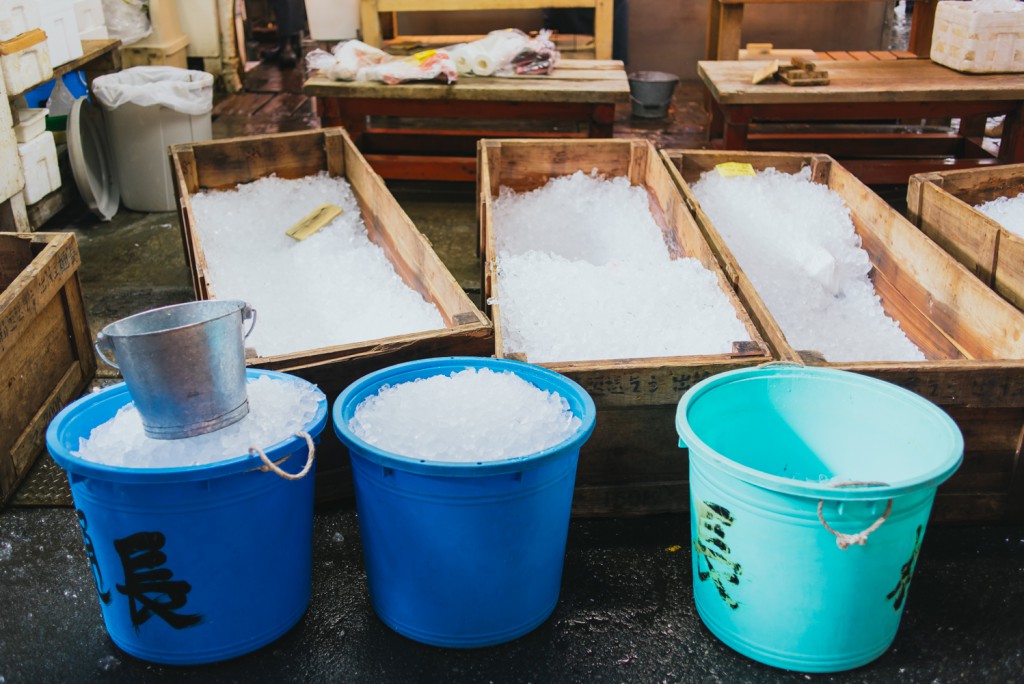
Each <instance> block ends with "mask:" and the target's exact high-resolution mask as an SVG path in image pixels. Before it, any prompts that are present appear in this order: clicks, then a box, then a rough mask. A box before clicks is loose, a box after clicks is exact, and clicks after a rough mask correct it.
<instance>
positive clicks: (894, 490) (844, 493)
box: [676, 365, 964, 501]
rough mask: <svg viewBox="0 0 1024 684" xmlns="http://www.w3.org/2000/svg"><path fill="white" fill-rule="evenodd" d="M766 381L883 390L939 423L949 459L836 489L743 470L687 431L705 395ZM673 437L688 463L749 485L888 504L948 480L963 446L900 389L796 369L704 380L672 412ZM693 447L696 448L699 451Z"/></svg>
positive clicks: (949, 422)
mask: <svg viewBox="0 0 1024 684" xmlns="http://www.w3.org/2000/svg"><path fill="white" fill-rule="evenodd" d="M768 375H771V376H774V377H785V376H786V375H791V376H801V377H808V376H811V377H813V376H821V377H827V378H829V379H830V380H833V381H839V382H844V383H848V384H852V385H857V386H861V387H864V386H867V387H871V388H872V389H875V390H881V391H884V392H888V393H890V394H892V395H896V396H899V397H903V398H904V399H905V400H906V401H909V402H911V403H914V404H918V405H919V406H925V407H927V408H928V409H929V410H930V411H931V412H932V413H933V414H934V415H935V417H936V418H937V420H938V422H939V423H941V424H942V425H944V426H945V427H946V429H947V431H948V433H949V436H950V438H951V444H952V449H951V450H950V453H949V455H948V456H947V458H946V459H944V460H943V462H942V463H941V464H940V465H938V466H936V467H934V468H932V469H931V470H928V471H926V472H924V473H922V474H920V475H918V476H917V477H913V478H910V479H906V480H902V481H898V482H893V483H889V484H888V485H878V486H864V487H844V488H837V487H830V486H829V485H828V484H824V483H818V482H813V481H806V480H796V479H792V478H787V477H781V476H778V475H770V474H768V473H765V472H764V471H761V470H758V469H756V468H751V467H749V466H745V465H742V464H740V463H738V462H736V461H734V460H732V459H730V458H729V457H727V456H725V455H723V454H720V453H719V452H717V451H715V450H714V449H712V448H711V447H710V446H708V445H707V444H706V443H705V442H704V441H703V440H702V439H700V437H698V436H697V435H696V433H694V432H693V430H692V429H691V428H690V425H689V421H688V420H686V417H687V415H688V411H689V408H690V407H691V406H692V405H694V404H695V403H696V402H697V400H699V399H700V398H701V397H702V396H704V395H705V394H708V393H709V392H711V391H713V390H714V389H715V388H717V387H719V386H721V385H725V384H728V383H731V382H734V381H736V380H746V379H751V378H757V377H759V376H768ZM676 432H677V433H678V434H679V439H680V446H689V447H691V448H690V458H691V459H692V458H693V457H694V453H695V451H696V455H697V457H698V458H701V459H702V460H704V461H706V462H708V463H710V464H711V465H713V466H715V467H717V468H719V469H720V470H723V471H726V472H728V473H731V474H732V475H734V476H737V477H739V478H740V479H741V480H743V481H745V482H748V483H750V484H753V485H756V486H759V487H762V488H764V489H768V490H771V491H775V492H779V493H783V494H791V495H795V496H800V497H806V498H814V499H825V500H834V501H850V500H860V501H866V500H880V499H891V498H893V497H895V496H900V495H902V494H907V493H910V492H913V491H918V490H921V489H925V488H929V487H931V488H934V487H937V486H938V485H939V484H941V483H942V482H944V481H945V480H946V479H948V478H949V477H950V476H951V475H952V474H953V473H954V472H955V471H956V469H957V468H958V467H960V463H961V462H962V461H963V452H964V440H963V435H962V434H961V432H960V428H958V427H957V425H956V423H955V422H954V421H953V419H952V418H950V417H949V415H948V414H947V413H946V412H945V411H943V410H942V409H941V408H940V407H939V406H938V405H936V404H935V403H933V402H931V401H928V400H927V399H925V398H924V397H922V396H920V395H918V394H916V393H914V392H911V391H910V390H908V389H905V388H903V387H900V386H899V385H895V384H893V383H891V382H886V381H884V380H879V379H878V378H873V377H870V376H867V375H861V374H859V373H853V372H850V371H843V370H838V369H835V368H820V367H809V366H800V365H775V366H764V367H755V368H741V369H738V370H733V371H727V372H725V373H720V374H718V375H713V376H711V377H710V378H706V379H705V380H702V381H701V382H699V383H697V384H696V385H694V386H693V387H691V388H690V389H689V390H687V391H686V393H685V394H684V395H683V396H682V398H681V399H680V400H679V405H678V406H677V407H676ZM692 447H697V449H694V448H692Z"/></svg>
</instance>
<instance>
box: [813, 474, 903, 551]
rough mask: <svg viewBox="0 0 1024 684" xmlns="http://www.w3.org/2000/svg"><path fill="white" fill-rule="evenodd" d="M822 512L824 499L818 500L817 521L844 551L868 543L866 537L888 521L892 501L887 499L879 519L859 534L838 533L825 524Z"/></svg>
mask: <svg viewBox="0 0 1024 684" xmlns="http://www.w3.org/2000/svg"><path fill="white" fill-rule="evenodd" d="M888 484H889V483H888V482H836V483H835V484H832V485H831V486H832V487H877V486H879V485H882V486H886V485H888ZM824 510H825V500H824V499H818V520H820V521H821V524H822V525H823V526H824V528H825V529H826V530H828V531H829V532H831V533H832V534H833V535H835V538H836V546H838V547H839V549H840V550H841V551H845V550H846V549H848V548H850V547H851V546H853V545H854V544H856V545H858V546H864V545H865V544H867V542H868V535H870V534H871V533H872V532H874V531H875V530H877V529H878V528H879V527H881V526H882V524H883V523H884V522H885V521H886V520H888V519H889V514H890V513H892V499H889V502H888V503H887V504H886V505H885V512H883V513H882V515H881V517H879V518H878V520H876V521H875V522H873V523H871V525H869V526H868V527H867V528H865V529H863V530H861V531H860V532H857V533H855V534H846V533H845V532H840V531H839V530H836V529H834V528H833V527H832V526H831V525H829V524H828V523H827V522H825V513H824Z"/></svg>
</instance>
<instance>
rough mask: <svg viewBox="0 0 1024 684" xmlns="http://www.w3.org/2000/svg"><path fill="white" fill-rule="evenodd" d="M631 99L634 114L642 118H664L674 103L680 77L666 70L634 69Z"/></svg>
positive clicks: (630, 91) (630, 78) (630, 76)
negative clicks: (673, 94)
mask: <svg viewBox="0 0 1024 684" xmlns="http://www.w3.org/2000/svg"><path fill="white" fill-rule="evenodd" d="M628 78H629V99H630V100H632V102H633V116H635V117H637V118H640V119H664V118H665V117H666V116H668V108H669V105H671V104H672V93H673V91H675V89H676V85H677V84H678V83H679V77H678V76H676V75H675V74H669V73H665V72H664V71H634V72H632V73H630V74H629V77H628Z"/></svg>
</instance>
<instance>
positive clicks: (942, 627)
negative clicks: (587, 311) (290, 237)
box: [0, 84, 1024, 684]
mask: <svg viewBox="0 0 1024 684" xmlns="http://www.w3.org/2000/svg"><path fill="white" fill-rule="evenodd" d="M677 97H678V99H677V106H676V109H675V114H676V115H675V116H674V117H673V118H672V119H671V120H670V121H669V122H667V123H666V122H662V123H660V124H658V123H651V122H628V112H626V113H625V114H624V115H623V117H624V119H625V121H626V122H627V124H628V125H626V126H623V127H621V130H623V131H625V132H626V133H627V134H634V135H647V136H649V137H652V138H653V139H655V140H657V141H658V142H659V143H661V144H663V145H667V146H679V147H687V146H691V147H692V146H696V145H697V144H699V141H700V138H701V136H702V128H701V126H702V122H701V121H700V119H699V116H700V115H699V89H695V87H694V86H693V84H689V85H688V86H684V87H683V88H681V89H680V95H678V96H677ZM225 111H226V112H230V111H234V110H230V108H227V107H226V108H225ZM275 116H278V117H279V118H280V113H279V112H278V114H276V115H275ZM223 117H224V118H222V119H221V120H220V123H219V126H220V128H219V133H220V134H221V135H227V134H233V133H237V132H238V131H239V130H241V131H244V132H267V131H268V130H274V127H275V125H276V124H274V123H273V122H267V121H261V120H259V119H258V117H257V118H256V119H252V118H251V117H250V119H252V120H249V119H246V120H243V118H242V117H243V115H241V114H238V113H237V111H236V112H235V113H225V114H224V115H223ZM303 117H304V115H303V114H302V112H301V111H298V110H295V111H293V112H292V113H291V114H289V115H288V117H287V122H286V123H285V124H284V126H285V127H291V126H293V125H294V126H300V123H301V121H300V120H301V119H303ZM306 120H307V121H308V117H306ZM395 192H396V196H398V198H399V200H400V202H402V204H403V206H404V207H405V208H406V210H407V211H408V213H409V214H410V215H411V216H412V218H413V220H414V221H415V222H416V223H417V225H418V226H420V228H421V229H422V230H423V231H424V232H425V233H426V234H427V236H428V237H429V238H430V239H431V241H432V243H433V244H434V247H435V249H437V251H438V253H439V254H440V255H441V256H442V258H443V259H444V260H445V262H446V263H447V264H448V266H449V268H450V269H451V270H452V271H453V273H454V274H455V276H456V278H457V279H458V281H459V283H460V284H461V285H462V286H463V287H464V288H466V289H467V291H469V292H470V293H473V294H476V293H478V292H479V271H478V262H477V256H476V254H475V239H476V224H475V212H474V208H473V197H472V188H466V187H439V188H430V187H428V188H426V189H424V188H423V186H396V187H395ZM892 194H893V196H894V197H896V198H898V197H899V192H894V193H892ZM48 229H51V230H53V229H62V230H73V231H75V233H76V234H77V235H78V237H79V240H80V243H79V246H80V250H81V253H82V270H81V275H82V283H83V289H84V292H85V296H86V300H87V305H88V312H89V319H90V323H91V325H92V329H93V331H94V332H95V331H96V330H99V329H100V328H101V327H102V326H103V325H105V324H106V323H107V322H110V321H112V320H115V319H117V318H120V317H122V316H124V315H127V314H129V313H132V312H134V311H138V310H142V309H145V308H150V307H153V306H159V305H162V304H168V303H172V302H177V301H186V300H188V299H191V297H192V289H191V283H190V280H189V276H188V270H187V267H186V265H185V261H184V258H183V251H182V248H181V241H180V235H179V229H178V226H177V219H176V217H175V216H174V214H149V215H147V214H138V213H134V212H127V211H122V212H121V213H119V214H118V216H117V217H116V218H115V220H114V221H113V222H111V223H108V224H96V223H94V222H93V221H92V220H91V219H89V218H88V217H87V216H85V215H84V213H83V212H82V211H81V209H80V208H79V209H78V210H74V209H72V210H71V211H69V212H66V213H65V214H63V215H61V216H60V217H58V219H57V220H56V221H55V223H53V224H51V225H50V226H48ZM100 374H101V376H104V377H105V379H104V381H105V382H109V381H110V379H109V378H111V377H112V376H113V375H114V373H113V371H112V369H105V370H103V369H102V367H101V373H100ZM42 458H43V459H46V458H48V457H47V456H45V455H44V456H42ZM689 544H690V542H689V533H688V521H687V519H686V518H685V516H679V515H667V516H654V517H646V518H635V519H606V520H574V521H573V522H572V524H571V526H570V533H569V542H568V548H567V552H566V560H565V570H564V575H563V583H562V595H561V599H560V602H559V604H558V606H557V608H556V610H555V613H554V615H553V616H552V617H551V618H550V619H549V620H548V621H547V622H545V623H544V624H543V625H541V626H540V627H539V628H538V629H537V630H535V631H534V632H532V633H530V634H529V635H527V636H524V637H522V638H520V639H518V640H516V641H514V642H512V643H509V644H506V645H503V646H497V647H492V648H485V649H477V650H451V649H440V648H433V647H428V646H423V645H420V644H418V643H416V642H413V641H410V640H408V639H406V638H404V637H401V636H399V635H397V634H395V633H394V632H392V631H391V630H390V629H389V628H387V627H386V626H385V625H384V624H383V623H382V622H381V621H380V620H378V619H377V617H376V616H375V614H374V613H373V610H372V608H371V606H370V604H369V600H368V594H367V588H366V576H365V571H364V569H363V564H362V550H361V543H360V536H359V529H358V520H357V517H356V515H355V512H354V511H353V510H352V507H351V505H350V504H342V505H336V506H334V507H327V508H322V509H320V510H318V512H317V514H316V516H315V519H314V552H313V599H312V603H311V605H310V608H309V611H308V612H307V614H306V615H305V617H304V618H303V619H302V620H301V621H300V622H299V624H298V625H297V626H296V627H295V628H294V629H293V630H292V631H290V632H289V633H288V634H286V635H285V636H284V637H282V638H281V639H279V640H278V641H276V642H275V643H273V644H271V645H269V646H267V647H265V648H263V649H261V650H259V651H257V652H255V653H252V654H249V655H247V656H243V657H241V658H237V659H235V660H232V661H229V662H225V663H220V664H215V665H209V666H203V667H164V666H158V665H153V664H149V663H146V662H143V661H141V660H138V659H135V658H133V657H131V656H128V655H126V654H124V653H123V652H121V651H120V650H119V649H118V648H117V647H116V646H114V644H113V643H112V642H111V640H110V638H109V636H108V635H107V633H106V630H105V628H104V626H103V622H102V619H101V616H100V612H99V609H98V601H97V598H96V593H95V586H94V583H93V580H92V576H91V574H90V570H89V564H88V561H87V558H86V555H85V552H84V550H83V548H82V539H81V536H80V534H79V528H78V524H77V522H76V519H75V516H74V512H73V510H72V509H70V508H40V507H29V508H26V507H12V508H8V509H7V510H5V511H3V512H0V684H14V683H16V682H18V683H20V682H30V683H35V682H62V681H68V682H71V681H73V682H84V681H124V682H148V681H199V682H222V681H223V682H228V681H232V682H234V681H325V682H326V681H355V682H378V681H412V682H420V681H423V682H435V681H451V682H623V681H630V682H662V681H665V682H796V681H807V680H819V681H830V682H833V681H834V682H956V681H963V682H968V681H969V682H1018V681H1021V680H1022V679H1024V620H1022V619H1021V615H1024V527H1021V526H1016V527H961V528H956V527H946V528H942V527H935V528H933V529H930V530H928V533H927V536H926V540H925V543H924V546H923V550H922V552H921V556H920V560H919V562H918V566H917V571H916V574H915V579H914V584H913V589H912V591H911V592H910V595H909V599H908V602H907V605H906V611H905V614H904V617H903V622H902V626H901V628H900V631H899V633H898V635H897V637H896V641H895V643H894V645H893V647H892V648H891V649H890V650H889V651H888V652H887V653H886V654H885V655H883V656H882V657H881V658H880V659H878V660H877V661H875V662H874V663H872V664H870V665H868V666H866V667H864V668H861V669H859V670H855V671H853V672H849V673H843V674H837V675H832V676H810V675H803V674H798V673H791V672H786V671H782V670H776V669H773V668H769V667H766V666H762V665H760V664H757V663H755V662H753V661H751V660H749V659H747V658H745V657H743V656H740V655H738V654H737V653H735V652H733V651H731V650H730V649H729V648H727V647H726V646H724V645H723V644H722V643H721V642H719V641H718V640H717V639H716V638H715V637H714V636H713V635H711V633H710V632H708V631H707V629H706V628H704V626H703V625H702V623H701V622H700V620H699V618H698V617H697V614H696V612H695V609H694V605H693V600H692V592H691V583H692V574H691V553H690V550H689V549H690V545H689ZM675 547H679V548H678V549H676V550H672V549H674V548H675ZM254 571H258V569H254ZM848 628H849V629H858V628H860V626H858V625H849V626H848Z"/></svg>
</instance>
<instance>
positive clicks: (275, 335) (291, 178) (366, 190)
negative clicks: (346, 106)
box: [171, 129, 492, 391]
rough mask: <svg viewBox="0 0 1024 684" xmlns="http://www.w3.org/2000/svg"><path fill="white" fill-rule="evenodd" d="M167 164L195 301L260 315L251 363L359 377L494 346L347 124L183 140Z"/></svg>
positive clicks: (314, 375) (480, 318)
mask: <svg viewBox="0 0 1024 684" xmlns="http://www.w3.org/2000/svg"><path fill="white" fill-rule="evenodd" d="M171 157H172V159H171V161H172V164H173V166H174V171H175V174H176V176H177V185H178V188H177V191H178V201H179V207H180V214H181V226H182V232H183V237H184V243H185V252H186V258H187V260H188V264H189V268H190V270H191V272H192V278H193V285H194V288H195V292H196V297H197V298H198V299H214V298H218V299H243V300H245V301H247V302H249V303H250V304H251V305H252V306H253V307H255V308H256V310H257V322H256V326H255V328H254V330H253V333H252V335H251V336H250V337H249V338H248V339H247V340H246V346H247V348H248V349H247V356H248V357H249V358H248V363H249V365H251V366H256V367H259V368H270V369H273V370H281V371H289V372H294V371H302V372H300V373H299V374H300V375H304V376H311V377H310V378H309V379H314V380H317V379H323V378H324V377H330V378H335V377H336V376H339V375H341V376H345V377H347V378H348V380H349V381H351V380H355V379H356V378H357V377H360V376H361V375H363V374H365V373H366V372H369V371H372V370H376V369H377V368H381V367H383V366H386V365H389V364H391V363H396V362H400V361H408V360H413V359H416V358H422V357H428V356H441V355H445V354H480V353H485V352H487V351H488V350H489V348H490V345H491V337H492V330H491V326H490V323H489V322H488V321H487V318H486V317H485V316H484V315H483V314H482V313H481V312H480V311H479V310H478V309H477V308H476V306H474V305H473V302H472V301H470V299H469V297H467V296H466V294H465V292H463V290H462V288H460V287H459V285H458V283H457V282H456V281H455V278H454V277H453V276H452V275H451V274H450V273H449V272H448V270H447V269H446V268H445V266H444V264H443V263H441V260H440V259H439V258H438V256H437V255H436V254H435V253H434V251H433V249H432V248H431V246H430V243H429V242H427V240H426V238H424V237H423V236H422V235H421V234H420V233H419V231H417V230H416V227H415V226H414V225H413V223H412V221H411V220H410V219H409V217H408V216H407V215H406V214H405V212H404V211H403V210H402V209H401V207H400V206H399V205H398V202H397V201H396V200H395V199H394V197H392V195H391V194H390V192H388V190H387V187H386V186H385V185H384V182H383V180H381V178H380V177H379V176H377V174H375V173H374V172H373V171H372V170H371V169H370V167H369V165H367V163H366V161H365V160H364V159H363V157H362V155H361V154H360V153H359V151H358V150H357V149H356V148H355V146H354V145H353V144H352V141H351V140H350V139H349V137H348V135H347V134H346V133H345V132H344V131H343V130H341V129H325V130H320V131H310V132H302V133H284V134H280V135H269V136H260V137H253V138H237V139H231V140H219V141H215V142H207V143H192V144H185V145H176V146H174V147H173V148H172V150H171ZM325 205H329V206H333V207H336V208H337V209H340V210H341V212H340V214H339V215H338V216H337V217H336V218H334V219H333V220H332V221H330V222H328V223H327V224H326V225H324V226H323V227H322V228H320V229H319V230H318V231H317V232H316V233H315V234H313V235H311V236H310V237H308V238H306V239H304V240H296V239H295V238H293V237H291V236H289V235H287V234H286V232H287V231H288V230H289V229H290V228H291V227H293V226H295V225H297V224H299V223H300V222H301V221H302V220H303V219H304V218H307V217H309V216H310V215H311V214H313V212H315V211H316V210H318V209H320V208H322V207H324V206H325ZM338 361H346V362H347V363H346V364H345V366H344V367H343V368H342V369H334V368H331V366H334V365H335V364H336V362H338ZM335 384H336V385H337V388H338V389H339V390H340V389H341V387H342V386H343V385H339V384H338V383H337V382H336V383H335ZM321 386H322V387H323V385H321ZM324 389H325V391H328V390H329V389H330V388H329V387H328V388H324Z"/></svg>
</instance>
